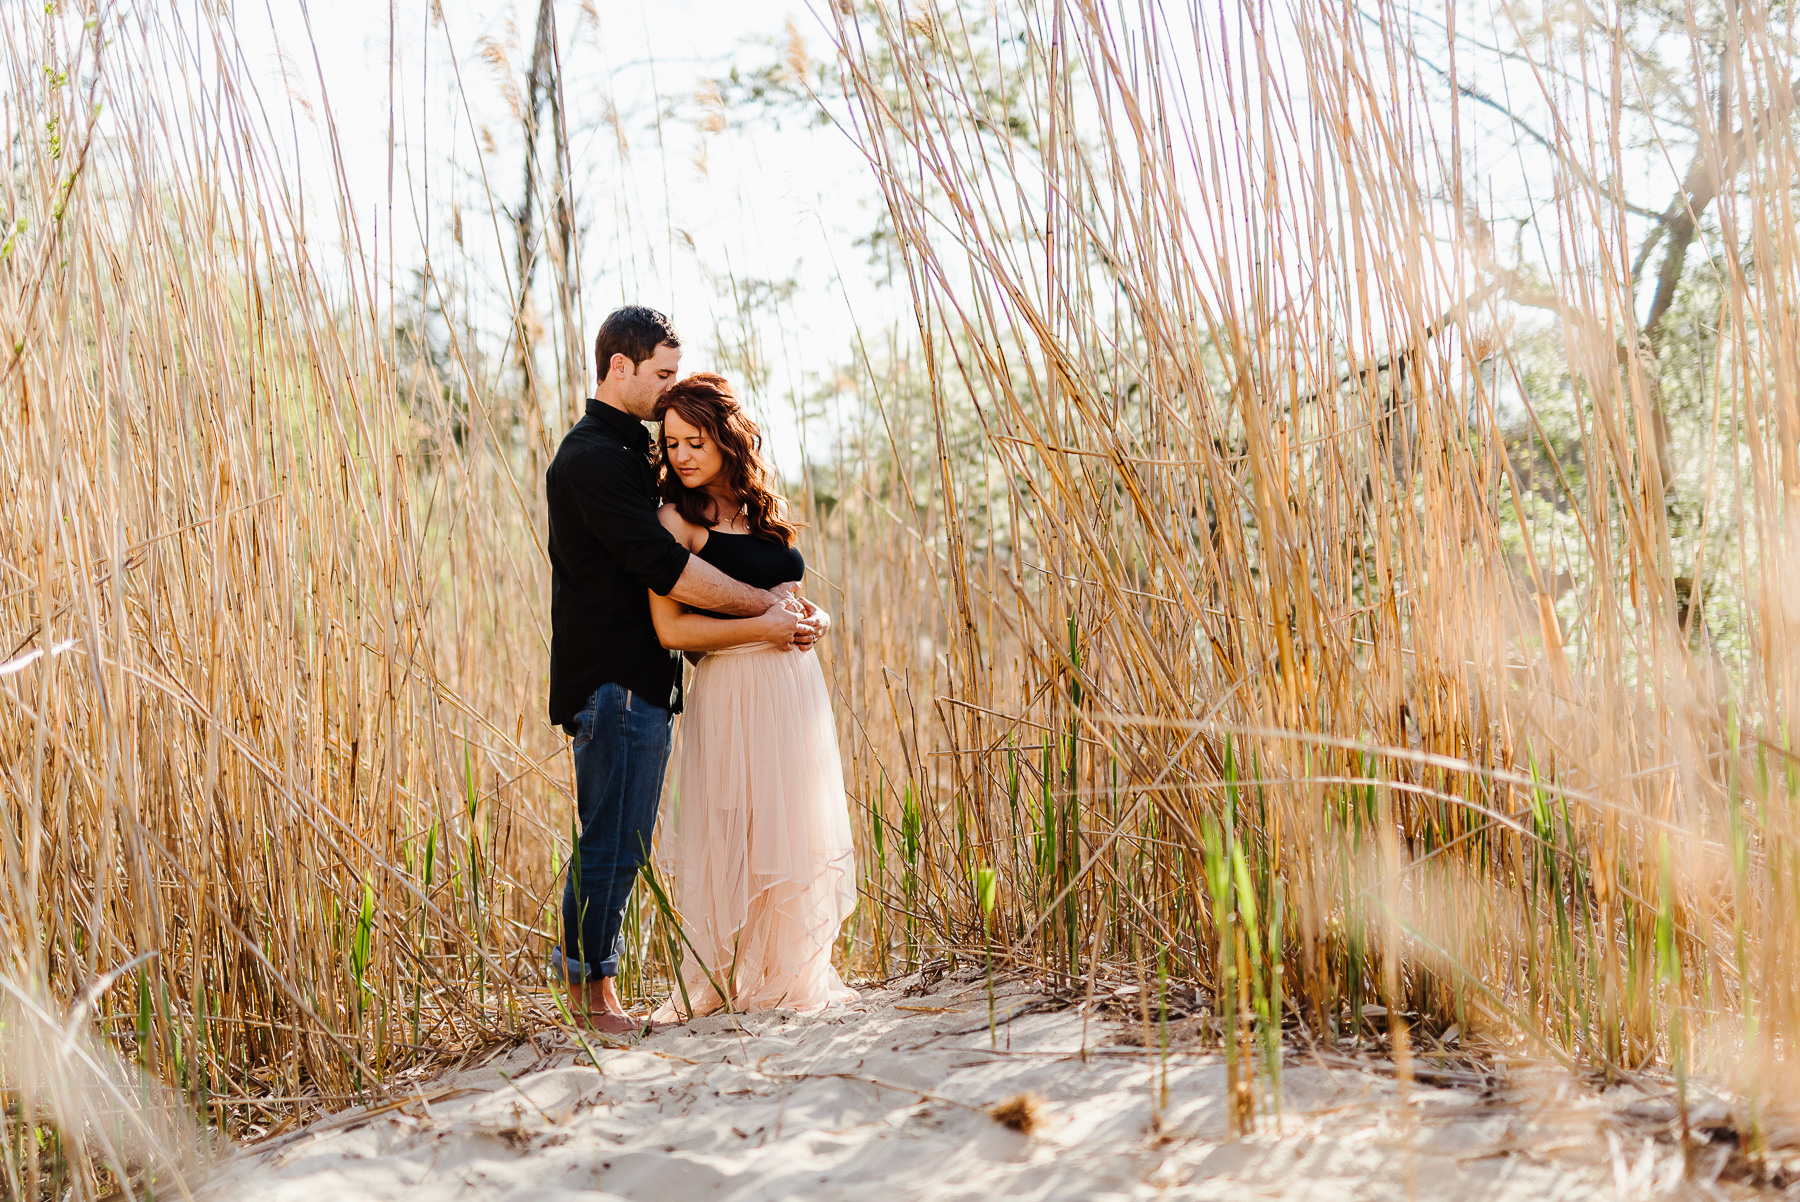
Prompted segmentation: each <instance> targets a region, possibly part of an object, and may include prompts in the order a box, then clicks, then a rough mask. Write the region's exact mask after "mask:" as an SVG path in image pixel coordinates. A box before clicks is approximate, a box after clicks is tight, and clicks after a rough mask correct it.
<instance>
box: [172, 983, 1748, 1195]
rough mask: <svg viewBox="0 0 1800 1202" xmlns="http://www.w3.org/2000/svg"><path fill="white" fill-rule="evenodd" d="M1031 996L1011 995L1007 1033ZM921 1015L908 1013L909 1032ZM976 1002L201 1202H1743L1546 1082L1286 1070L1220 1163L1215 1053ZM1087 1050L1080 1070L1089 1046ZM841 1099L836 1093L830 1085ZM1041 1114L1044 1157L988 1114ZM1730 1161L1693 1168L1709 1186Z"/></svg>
mask: <svg viewBox="0 0 1800 1202" xmlns="http://www.w3.org/2000/svg"><path fill="white" fill-rule="evenodd" d="M1035 997H1036V995H1035V994H1033V993H1032V992H1031V991H1029V990H1028V989H1026V988H1025V987H1022V986H1017V985H1015V986H1011V987H1009V988H1006V989H1004V990H1003V991H1002V993H1001V997H1000V1008H1001V1011H1002V1013H1003V1014H1004V1013H1006V1012H1008V1011H1010V1010H1012V1009H1013V1008H1015V1007H1021V1006H1024V1005H1026V1004H1028V1003H1029V1002H1030V1001H1031V1000H1032V999H1033V998H1035ZM901 1007H907V1008H904V1009H903V1008H901ZM986 1018H987V1002H986V993H985V989H984V986H983V984H982V982H981V981H980V980H975V981H972V982H971V981H954V980H951V981H945V982H942V983H941V984H940V985H939V987H938V988H937V989H936V990H934V991H933V992H931V993H930V994H929V995H926V996H920V997H906V996H903V995H902V994H901V993H900V992H898V991H896V990H882V991H874V992H871V993H869V994H867V995H866V996H865V999H864V1001H863V1002H862V1003H860V1004H859V1005H857V1006H855V1007H851V1008H848V1009H845V1010H840V1011H836V1012H832V1013H828V1014H826V1015H822V1016H817V1017H811V1018H801V1017H796V1016H794V1015H791V1014H785V1013H774V1014H764V1015H756V1016H748V1017H746V1016H725V1017H718V1018H712V1019H703V1020H700V1021H698V1022H696V1023H693V1024H691V1025H690V1026H689V1027H687V1028H685V1029H676V1030H672V1031H668V1032H663V1033H659V1034H657V1035H655V1036H652V1037H650V1038H648V1039H646V1040H644V1041H642V1042H641V1043H639V1044H638V1045H637V1046H635V1047H632V1048H629V1049H620V1050H601V1051H600V1053H599V1055H600V1061H601V1066H602V1070H601V1071H596V1070H595V1068H594V1067H593V1065H592V1064H591V1063H590V1062H588V1061H587V1058H586V1056H585V1055H584V1054H583V1053H581V1052H580V1051H579V1049H575V1050H571V1049H569V1048H567V1047H566V1046H564V1044H563V1042H562V1037H561V1036H560V1035H558V1034H556V1033H547V1034H546V1035H544V1036H541V1037H540V1038H539V1040H538V1041H537V1042H536V1043H535V1044H527V1045H524V1046H521V1047H518V1048H515V1049H512V1050H511V1051H508V1052H504V1053H498V1054H496V1055H495V1056H494V1057H493V1058H492V1059H491V1060H490V1061H489V1062H488V1063H487V1064H485V1065H482V1066H480V1067H478V1068H474V1069H470V1070H467V1071H464V1072H461V1073H458V1074H455V1075H453V1076H450V1077H446V1078H443V1079H440V1080H439V1081H437V1082H434V1083H432V1084H431V1085H429V1086H426V1087H424V1089H423V1093H424V1095H425V1097H426V1099H428V1100H425V1101H415V1102H413V1103H411V1104H409V1105H407V1106H404V1107H401V1108H399V1109H394V1110H388V1111H385V1112H382V1113H378V1114H375V1115H373V1116H366V1115H361V1114H360V1113H359V1112H354V1111H353V1112H346V1113H345V1114H343V1115H340V1116H336V1117H334V1118H332V1119H328V1120H324V1121H322V1122H321V1123H319V1124H315V1125H314V1126H313V1127H312V1128H310V1129H308V1130H307V1131H304V1132H300V1133H297V1134H296V1135H293V1136H289V1137H285V1138H284V1139H282V1140H279V1141H274V1142H272V1143H271V1144H270V1145H268V1146H266V1147H263V1148H257V1149H250V1150H247V1151H245V1152H243V1153H240V1154H239V1155H238V1157H237V1158H236V1159H235V1160H233V1161H232V1162H231V1163H230V1164H229V1165H227V1166H226V1167H225V1168H224V1170H223V1171H222V1172H221V1173H220V1175H219V1176H218V1178H216V1179H215V1181H214V1182H213V1183H212V1184H211V1185H210V1186H209V1188H208V1189H207V1191H206V1193H205V1195H204V1196H205V1197H207V1198H209V1199H224V1198H239V1199H255V1200H259V1202H275V1200H277V1199H284V1200H285V1199H293V1200H296V1202H298V1200H300V1199H307V1200H314V1199H329V1200H331V1202H351V1200H352V1199H389V1198H394V1199H398V1198H408V1199H421V1200H424V1199H437V1198H452V1197H454V1198H471V1199H502V1198H505V1199H518V1200H523V1199H528V1198H529V1199H559V1198H568V1199H573V1198H577V1197H580V1198H583V1199H588V1200H595V1199H599V1200H602V1202H603V1200H605V1199H609V1198H626V1199H633V1200H643V1202H661V1200H663V1199H668V1200H670V1202H677V1200H679V1202H690V1200H694V1199H731V1200H732V1202H753V1200H756V1202H761V1200H773V1199H801V1198H804V1199H870V1198H879V1199H882V1200H883V1202H906V1200H910V1199H920V1200H925V1199H930V1200H933V1202H940V1200H942V1202H950V1200H955V1199H963V1198H967V1199H983V1200H988V1199H993V1198H1000V1197H1004V1198H1028V1199H1042V1200H1051V1199H1070V1200H1074V1199H1082V1200H1086V1199H1127V1198H1133V1199H1135V1198H1180V1199H1190V1198H1191V1199H1212V1198H1220V1199H1223V1198H1296V1199H1300V1198H1306V1199H1320V1200H1326V1199H1340V1198H1341V1199H1350V1198H1357V1199H1364V1198H1367V1199H1384V1198H1395V1199H1402V1198H1410V1197H1420V1198H1480V1199H1482V1200H1483V1202H1503V1200H1509V1199H1525V1198H1534V1199H1535V1198H1548V1199H1584V1198H1641V1197H1647V1196H1651V1195H1653V1194H1657V1193H1663V1192H1665V1191H1667V1192H1668V1196H1684V1195H1691V1196H1695V1197H1721V1196H1726V1197H1736V1196H1747V1195H1748V1194H1749V1192H1750V1191H1749V1190H1748V1187H1746V1186H1743V1185H1736V1184H1729V1183H1727V1182H1725V1181H1722V1180H1712V1181H1704V1180H1703V1182H1701V1183H1694V1182H1682V1181H1681V1161H1680V1157H1679V1153H1678V1152H1677V1150H1676V1148H1675V1147H1674V1146H1673V1145H1672V1144H1671V1143H1670V1142H1669V1141H1668V1140H1667V1138H1666V1137H1665V1138H1663V1139H1660V1140H1657V1139H1654V1138H1652V1136H1654V1135H1655V1134H1656V1132H1658V1131H1659V1130H1660V1131H1666V1128H1667V1120H1668V1117H1669V1116H1668V1113H1667V1111H1668V1106H1667V1103H1666V1102H1661V1101H1656V1100H1653V1099H1645V1098H1644V1097H1642V1095H1639V1094H1637V1093H1636V1091H1633V1090H1630V1089H1626V1090H1623V1091H1613V1092H1612V1093H1610V1094H1609V1095H1607V1097H1605V1098H1597V1097H1594V1096H1592V1095H1591V1094H1586V1093H1584V1092H1583V1091H1580V1090H1577V1089H1574V1088H1573V1087H1572V1086H1570V1085H1569V1084H1567V1083H1566V1079H1560V1080H1559V1079H1558V1078H1557V1077H1554V1076H1550V1075H1546V1076H1545V1077H1544V1078H1543V1079H1542V1087H1541V1088H1539V1089H1536V1090H1533V1089H1528V1088H1520V1087H1518V1086H1517V1084H1516V1081H1515V1085H1514V1087H1513V1088H1511V1089H1509V1090H1508V1091H1506V1092H1505V1093H1504V1094H1499V1095H1496V1094H1493V1093H1484V1092H1483V1091H1480V1090H1476V1089H1454V1090H1453V1089H1437V1088H1423V1087H1414V1088H1413V1089H1411V1090H1410V1091H1409V1093H1408V1095H1407V1096H1406V1100H1404V1101H1402V1094H1401V1092H1400V1090H1399V1087H1398V1086H1397V1085H1396V1084H1395V1083H1394V1082H1393V1081H1392V1080H1391V1079H1389V1078H1387V1077H1384V1076H1381V1075H1379V1074H1377V1073H1374V1072H1370V1071H1366V1070H1361V1069H1354V1068H1352V1069H1343V1068H1326V1067H1322V1066H1321V1065H1320V1064H1318V1063H1317V1062H1315V1061H1313V1060H1312V1058H1310V1057H1308V1056H1307V1055H1305V1054H1304V1053H1301V1052H1294V1051H1291V1052H1290V1053H1289V1055H1288V1058H1287V1063H1286V1067H1285V1069H1284V1074H1283V1080H1284V1090H1283V1092H1284V1114H1283V1117H1282V1119H1281V1122H1280V1129H1279V1133H1277V1131H1276V1123H1275V1122H1274V1120H1273V1119H1265V1120H1263V1124H1262V1126H1263V1128H1264V1130H1262V1131H1259V1132H1258V1133H1257V1134H1255V1135H1252V1136H1249V1137H1247V1138H1244V1139H1240V1140H1237V1141H1235V1142H1232V1141H1229V1140H1228V1139H1227V1131H1226V1126H1225V1122H1226V1119H1225V1110H1224V1104H1223V1099H1224V1082H1225V1068H1224V1063H1223V1061H1222V1059H1221V1058H1220V1057H1219V1056H1218V1055H1216V1054H1209V1053H1186V1054H1177V1055H1173V1056H1171V1057H1170V1060H1169V1062H1168V1070H1167V1072H1168V1104H1167V1106H1166V1108H1163V1109H1162V1110H1161V1113H1160V1116H1159V1115H1158V1114H1157V1113H1156V1110H1157V1107H1156V1106H1155V1101H1156V1093H1155V1091H1156V1089H1157V1087H1158V1086H1159V1084H1160V1079H1161V1070H1160V1069H1159V1068H1158V1066H1157V1063H1156V1058H1155V1057H1154V1056H1146V1055H1145V1054H1144V1053H1143V1052H1142V1051H1141V1050H1139V1049H1135V1048H1130V1047H1123V1046H1107V1045H1109V1044H1111V1043H1112V1040H1113V1039H1115V1038H1116V1037H1117V1035H1118V1034H1119V1033H1120V1031H1121V1028H1120V1027H1118V1026H1117V1024H1112V1023H1106V1022H1102V1021H1100V1020H1098V1019H1094V1020H1091V1021H1090V1022H1088V1023H1087V1024H1086V1026H1085V1029H1084V1024H1083V1021H1082V1018H1081V1017H1080V1016H1079V1015H1078V1014H1077V1013H1075V1012H1073V1011H1069V1010H1063V1011H1061V1012H1050V1013H1041V1012H1040V1013H1026V1014H1024V1015H1023V1016H1021V1017H1018V1018H1016V1019H1014V1020H1013V1021H1012V1022H1011V1023H1009V1024H1007V1025H1006V1026H1005V1027H1003V1028H1002V1040H1001V1048H1000V1050H999V1051H998V1052H996V1051H994V1050H993V1049H991V1048H990V1047H989V1040H988V1032H987V1026H986ZM1084 1040H1085V1043H1086V1045H1087V1047H1088V1049H1089V1055H1088V1056H1087V1057H1086V1059H1085V1060H1084V1059H1083V1058H1082V1056H1081V1049H1082V1047H1083V1043H1084ZM834 1074H838V1075H834ZM1022 1092H1029V1093H1032V1094H1035V1095H1037V1096H1038V1097H1040V1098H1041V1099H1043V1105H1042V1108H1041V1118H1040V1120H1039V1122H1038V1123H1037V1125H1036V1129H1035V1130H1034V1131H1033V1132H1032V1134H1030V1135H1023V1134H1019V1133H1017V1132H1015V1131H1013V1130H1009V1129H1007V1128H1006V1127H1004V1126H1002V1125H1000V1124H999V1123H997V1122H995V1121H994V1120H993V1119H992V1118H991V1117H989V1115H988V1114H987V1113H986V1108H988V1107H990V1106H992V1105H994V1104H995V1103H998V1102H1001V1101H1003V1100H1005V1099H1007V1098H1009V1097H1013V1096H1015V1095H1018V1094H1020V1093H1022ZM1728 1151H1729V1149H1727V1148H1724V1147H1720V1148H1719V1149H1718V1150H1717V1151H1716V1154H1715V1152H1714V1149H1713V1148H1712V1147H1711V1146H1709V1147H1708V1148H1707V1149H1706V1150H1705V1151H1704V1152H1703V1153H1702V1154H1701V1156H1699V1157H1697V1160H1698V1161H1699V1162H1700V1166H1701V1172H1700V1176H1701V1177H1702V1178H1703V1179H1706V1178H1709V1177H1711V1178H1716V1176H1717V1172H1718V1169H1717V1168H1714V1167H1712V1166H1713V1164H1714V1162H1717V1164H1718V1165H1719V1166H1724V1164H1725V1162H1726V1158H1727V1154H1728Z"/></svg>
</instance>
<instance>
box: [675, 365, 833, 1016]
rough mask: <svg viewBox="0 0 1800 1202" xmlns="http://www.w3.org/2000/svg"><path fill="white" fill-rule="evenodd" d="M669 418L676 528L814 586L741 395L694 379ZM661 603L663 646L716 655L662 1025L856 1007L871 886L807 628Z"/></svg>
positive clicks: (688, 799) (704, 662) (683, 730)
mask: <svg viewBox="0 0 1800 1202" xmlns="http://www.w3.org/2000/svg"><path fill="white" fill-rule="evenodd" d="M656 416H657V417H658V418H659V419H660V420H661V421H662V424H663V425H662V442H661V452H662V453H661V463H660V465H659V467H660V479H661V487H662V495H663V499H664V500H665V502H667V503H666V504H664V505H663V507H662V510H661V518H662V521H663V524H664V525H665V526H667V527H668V528H669V530H670V532H671V533H673V534H674V535H675V537H676V539H678V540H679V541H680V542H681V543H682V544H683V545H685V546H686V547H687V548H688V549H689V550H690V551H692V552H693V553H694V554H696V555H698V556H699V557H700V558H701V559H704V560H706V561H707V562H708V563H710V564H712V565H713V566H715V567H717V568H718V569H719V570H720V571H722V572H724V573H725V574H726V575H727V576H731V577H734V578H736V579H738V580H741V581H743V582H744V583H745V584H749V585H753V586H756V587H760V588H774V587H776V586H777V585H781V584H785V583H787V582H789V581H799V580H800V579H801V577H802V576H803V574H804V573H805V571H806V561H805V560H804V559H802V558H801V556H800V552H799V551H798V550H796V549H795V548H794V537H795V535H796V533H797V528H796V527H795V526H794V525H793V524H792V523H791V522H789V521H788V520H787V514H786V510H785V505H784V503H783V501H782V499H781V498H780V497H778V496H777V495H776V494H775V492H774V491H773V489H772V488H771V487H770V479H771V473H770V471H769V468H768V465H767V463H765V462H764V460H763V457H762V454H761V446H762V436H761V434H760V433H759V432H758V431H757V428H756V425H755V423H753V422H752V421H751V420H750V419H749V418H748V417H747V416H745V414H744V411H743V410H742V409H741V408H740V407H739V405H738V402H737V398H736V396H735V395H734V394H733V393H732V390H731V386H730V385H729V384H728V383H726V381H725V380H724V379H723V378H722V377H720V376H715V375H710V374H705V373H701V374H697V375H693V376H689V377H688V378H687V379H685V380H683V381H681V382H680V383H678V384H676V385H675V386H674V387H672V388H670V389H669V390H668V391H667V392H665V393H664V394H663V395H662V399H661V400H660V401H659V402H658V403H657V406H656ZM795 604H803V603H800V602H796V603H795ZM650 607H651V616H652V618H653V619H654V620H655V623H656V634H657V637H658V638H660V639H661V640H662V643H663V646H665V647H669V648H672V649H674V650H678V651H684V652H687V653H688V656H689V658H690V659H693V658H698V659H699V666H698V667H697V668H696V669H695V671H694V675H693V682H692V684H691V685H690V686H689V690H688V697H687V702H686V709H685V712H684V713H683V715H682V718H681V725H680V729H679V730H678V731H677V733H676V737H675V750H674V753H673V755H672V756H671V758H670V763H669V779H670V792H669V799H670V805H669V807H668V808H666V809H665V810H664V813H665V814H666V815H667V818H666V819H665V823H666V825H665V826H664V830H663V839H662V858H663V860H664V862H665V863H666V864H667V865H668V868H669V871H670V875H671V876H672V877H673V878H674V885H675V887H674V895H675V898H674V900H675V904H676V906H677V907H678V908H679V910H680V915H681V920H682V926H683V929H684V931H685V933H686V935H687V942H688V943H689V945H690V946H689V949H688V951H687V953H686V960H685V963H684V964H683V966H682V978H683V984H684V988H683V989H682V990H680V991H678V992H677V994H676V995H675V996H674V997H673V998H671V999H670V1000H669V1002H668V1003H667V1004H666V1005H664V1006H663V1007H662V1008H661V1009H660V1010H659V1011H658V1012H657V1014H656V1016H655V1017H656V1019H657V1020H658V1021H662V1022H669V1021H678V1020H680V1019H684V1018H689V1017H695V1016H698V1015H702V1014H707V1013H710V1012H712V1011H714V1010H719V1009H722V1008H729V1009H732V1010H738V1011H750V1010H769V1009H774V1008H776V1007H784V1008H789V1009H794V1010H818V1009H821V1008H823V1007H825V1006H829V1005H833V1004H836V1003H839V1002H847V1001H852V1000H854V999H855V997H856V994H855V993H854V992H852V991H851V990H850V989H848V988H846V987H845V985H844V982H843V980H842V979H841V978H839V976H838V974H837V970H836V969H834V968H833V967H832V966H831V948H832V945H833V944H834V943H835V942H836V941H837V935H838V928H839V927H841V926H842V925H843V923H844V920H845V919H846V918H848V917H849V916H850V911H851V909H852V908H853V907H854V906H855V904H856V885H855V879H856V878H855V871H854V869H855V864H854V858H853V853H852V850H851V843H850V815H849V811H848V808H847V806H846V803H845V800H844V781H843V767H842V764H841V762H840V760H839V758H838V746H837V730H836V727H835V725H834V723H833V721H832V716H831V699H830V696H829V694H828V693H827V691H826V688H825V676H824V673H823V672H821V671H820V669H819V662H818V659H817V658H816V656H815V655H814V654H813V652H812V651H811V650H810V649H808V650H800V649H796V648H795V646H794V643H793V631H794V624H793V622H792V620H791V619H790V620H787V621H782V620H781V619H780V616H779V614H778V612H777V613H771V614H766V615H764V616H762V617H758V618H733V617H730V616H728V615H725V614H716V613H710V612H708V611H705V610H693V609H689V608H688V607H686V606H684V605H682V604H681V603H680V602H678V601H676V600H674V599H673V598H670V597H661V596H657V595H656V594H654V593H652V594H651V596H650ZM715 986H716V987H715ZM720 990H723V991H724V993H725V994H726V996H725V997H723V998H722V997H720V996H719V993H720Z"/></svg>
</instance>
